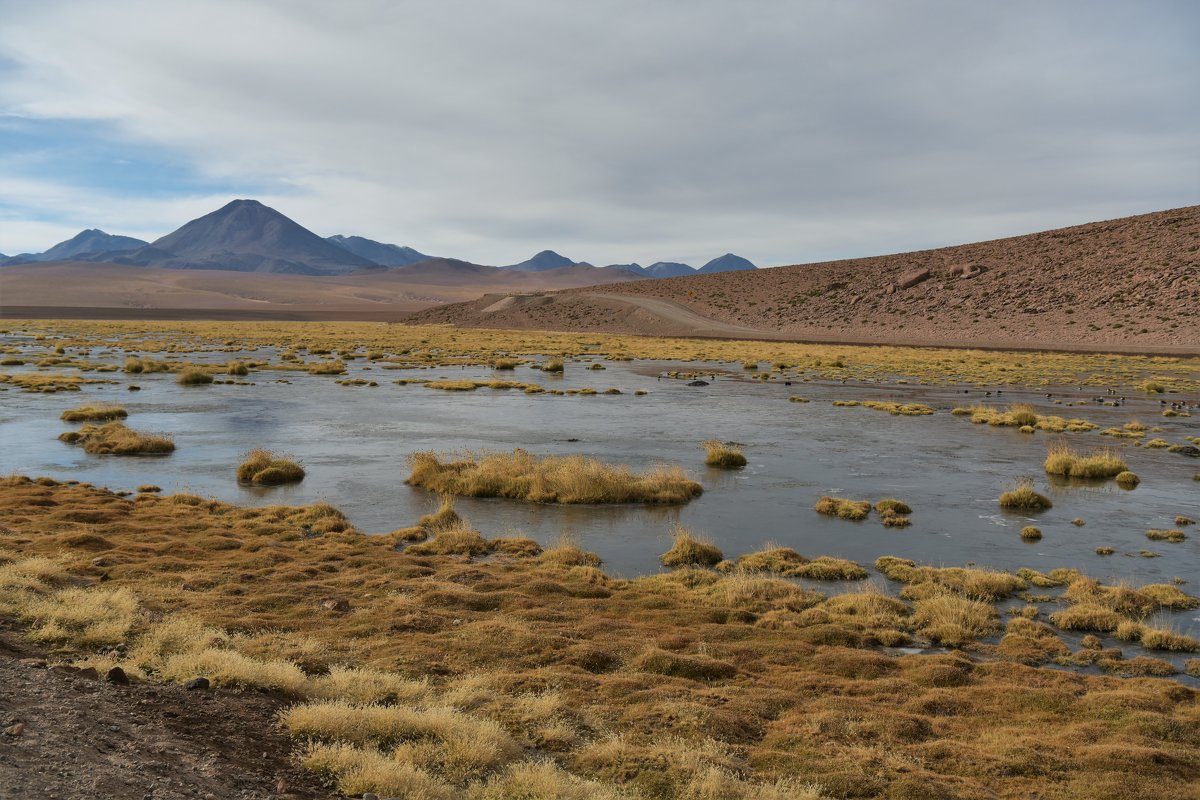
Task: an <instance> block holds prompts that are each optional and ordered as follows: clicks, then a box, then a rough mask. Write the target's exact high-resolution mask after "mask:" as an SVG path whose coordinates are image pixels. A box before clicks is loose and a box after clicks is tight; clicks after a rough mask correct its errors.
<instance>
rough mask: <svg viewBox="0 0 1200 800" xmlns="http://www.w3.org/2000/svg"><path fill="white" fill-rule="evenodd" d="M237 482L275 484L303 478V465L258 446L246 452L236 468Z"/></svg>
mask: <svg viewBox="0 0 1200 800" xmlns="http://www.w3.org/2000/svg"><path fill="white" fill-rule="evenodd" d="M237 479H238V482H239V483H251V484H256V485H259V486H277V485H279V484H283V483H299V482H300V481H302V480H304V467H302V466H300V465H299V464H298V463H296V462H295V461H292V460H291V459H289V458H285V457H284V456H281V455H278V454H276V453H273V452H271V451H270V450H264V449H262V448H258V449H256V450H251V451H250V452H249V453H247V454H246V457H245V458H244V459H243V460H242V463H241V464H240V465H239V466H238V468H237Z"/></svg>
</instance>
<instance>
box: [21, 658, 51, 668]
mask: <svg viewBox="0 0 1200 800" xmlns="http://www.w3.org/2000/svg"><path fill="white" fill-rule="evenodd" d="M21 663H22V664H24V665H25V666H27V667H32V668H34V669H45V668H46V659H44V658H22V659H21Z"/></svg>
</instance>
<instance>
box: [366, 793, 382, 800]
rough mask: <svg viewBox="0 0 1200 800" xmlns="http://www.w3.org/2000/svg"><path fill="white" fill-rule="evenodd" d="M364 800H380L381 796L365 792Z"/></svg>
mask: <svg viewBox="0 0 1200 800" xmlns="http://www.w3.org/2000/svg"><path fill="white" fill-rule="evenodd" d="M362 800H379V795H377V794H375V793H374V792H363V796H362Z"/></svg>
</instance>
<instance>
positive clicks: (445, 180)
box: [0, 0, 1200, 266]
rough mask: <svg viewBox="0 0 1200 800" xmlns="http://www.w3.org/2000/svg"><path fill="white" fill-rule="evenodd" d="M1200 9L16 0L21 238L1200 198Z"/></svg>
mask: <svg viewBox="0 0 1200 800" xmlns="http://www.w3.org/2000/svg"><path fill="white" fill-rule="evenodd" d="M1198 41H1200V3H1197V2H1192V0H1178V2H1171V1H1169V0H1141V1H1140V2H1137V1H1135V0H1129V1H1128V2H1107V1H1106V0H1086V2H1073V1H1071V0H1055V1H1054V2H1048V1H1047V0H1010V1H1009V2H1004V3H982V2H980V3H975V2H970V3H968V2H960V0H940V1H939V2H933V1H932V0H904V2H895V1H894V0H875V1H874V2H867V1H866V0H752V1H750V2H745V1H743V2H735V1H734V0H729V1H728V2H712V1H711V0H678V1H676V0H658V1H657V2H645V0H590V1H589V2H588V3H562V2H550V1H549V0H540V1H539V2H533V1H532V0H495V1H494V2H483V1H482V0H481V1H478V2H463V0H434V1H427V0H343V1H342V2H336V3H331V2H328V0H319V1H318V0H203V2H201V1H200V0H193V1H191V2H180V1H178V0H157V2H148V0H137V1H136V2H135V1H134V0H77V1H74V2H73V1H72V0H38V2H28V0H0V252H3V253H7V254H10V255H11V254H14V253H18V252H38V251H42V250H45V249H47V248H48V247H50V246H51V245H53V244H55V243H56V242H58V241H61V240H63V239H66V238H69V237H70V236H72V235H74V234H75V233H77V232H78V231H80V230H81V229H84V228H102V229H103V230H106V231H108V232H109V233H119V234H124V235H129V236H138V237H140V238H143V239H147V240H153V239H155V238H157V237H158V236H161V235H164V234H166V233H169V232H170V231H172V230H174V229H175V228H177V227H179V226H180V225H182V224H183V223H184V222H186V221H188V220H189V219H192V218H195V217H197V216H200V215H202V214H205V213H207V212H209V211H212V210H214V209H216V208H218V207H220V206H221V205H223V204H224V203H226V202H228V201H229V200H231V199H234V198H238V197H252V198H256V199H259V200H261V201H263V202H264V203H266V204H268V205H270V206H272V207H274V208H276V209H278V210H279V211H281V212H283V213H284V214H287V215H288V216H290V217H292V218H293V219H295V220H296V221H297V222H299V223H300V224H302V225H304V226H306V227H308V228H310V229H311V230H313V231H315V232H316V233H318V234H320V235H322V236H328V235H332V234H337V233H340V234H345V235H361V236H366V237H368V238H372V239H377V240H380V241H385V242H392V243H396V244H401V245H408V246H411V247H415V248H417V249H418V250H420V251H422V252H425V253H431V254H435V255H444V256H452V257H456V258H462V259H465V260H468V261H473V262H476V263H484V264H507V263H514V262H517V261H521V260H523V259H525V258H527V257H529V256H530V255H532V254H533V253H534V252H536V251H539V250H542V249H546V248H550V249H554V250H557V251H558V252H560V253H562V254H564V255H567V256H568V257H571V258H573V259H576V260H586V261H589V262H591V263H595V264H609V263H628V262H631V261H636V262H639V263H641V264H643V265H645V264H649V263H653V262H655V261H684V262H688V263H692V264H693V265H699V264H702V263H704V262H705V261H707V260H709V259H711V258H713V257H716V256H718V255H721V254H722V253H725V252H734V253H738V254H739V255H742V256H745V257H747V258H750V259H751V260H752V261H754V262H755V263H756V264H758V265H760V266H771V265H778V264H794V263H804V262H811V261H820V260H826V259H833V258H850V257H856V256H865V255H875V254H881V253H892V252H901V251H906V250H914V249H921V248H925V247H934V246H940V245H949V244H958V243H963V242H971V241H979V240H983V239H991V238H998V237H1002V236H1009V235H1017V234H1021V233H1027V232H1032V231H1037V230H1046V229H1050V228H1055V227H1061V226H1065V225H1072V224H1078V223H1083V222H1089V221H1094V220H1099V219H1111V218H1114V217H1121V216H1127V215H1131V214H1138V213H1145V212H1150V211H1157V210H1162V209H1166V208H1175V207H1179V206H1185V205H1194V204H1196V203H1200V47H1197V46H1196V42H1198Z"/></svg>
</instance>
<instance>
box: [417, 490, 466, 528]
mask: <svg viewBox="0 0 1200 800" xmlns="http://www.w3.org/2000/svg"><path fill="white" fill-rule="evenodd" d="M460 522H462V517H460V516H459V515H458V512H457V511H455V510H454V498H453V497H451V496H450V495H448V494H447V495H442V499H441V503H439V505H438V508H437V511H434V512H433V513H431V514H426V515H425V516H423V517H421V518H420V519H419V520H417V527H419V528H424V529H425V530H426V531H428V532H429V533H437V532H438V531H442V530H446V529H448V528H453V527H454V526H456V525H458V524H459V523H460Z"/></svg>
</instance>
